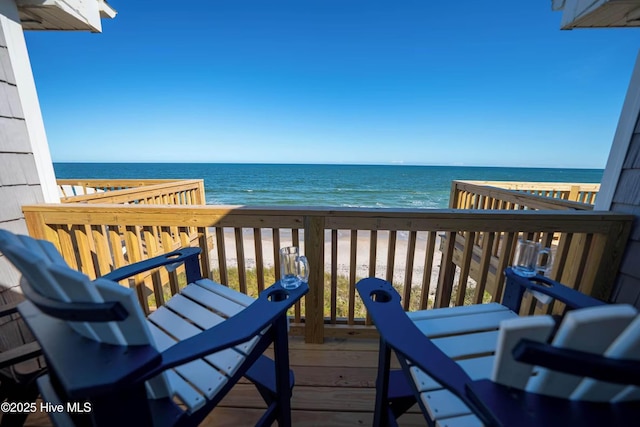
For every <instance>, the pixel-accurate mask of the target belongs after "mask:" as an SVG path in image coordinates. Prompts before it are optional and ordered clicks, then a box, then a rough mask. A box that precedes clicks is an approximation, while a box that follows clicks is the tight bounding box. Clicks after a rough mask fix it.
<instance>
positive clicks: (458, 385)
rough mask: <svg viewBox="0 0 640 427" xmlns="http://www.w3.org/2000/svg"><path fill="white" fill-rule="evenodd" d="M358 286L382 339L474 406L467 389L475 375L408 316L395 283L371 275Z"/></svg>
mask: <svg viewBox="0 0 640 427" xmlns="http://www.w3.org/2000/svg"><path fill="white" fill-rule="evenodd" d="M356 289H358V293H359V294H360V297H361V298H362V301H363V302H364V305H365V307H366V308H367V312H368V313H369V315H370V316H371V319H372V320H373V323H374V324H375V325H376V328H377V329H378V332H379V333H380V339H381V340H382V341H384V342H385V343H386V344H387V345H389V346H390V347H391V348H392V349H393V350H395V352H396V353H397V354H400V355H401V356H402V357H404V358H406V359H407V360H409V361H410V362H411V363H413V364H414V365H416V366H417V367H419V368H420V369H422V370H423V371H425V372H427V373H428V374H429V375H430V376H432V377H433V378H434V379H435V380H436V381H438V382H439V383H440V384H441V385H442V386H443V387H444V388H446V389H448V390H449V391H451V392H452V393H454V394H455V395H456V396H458V397H459V398H460V399H462V400H463V401H464V402H465V403H466V404H467V405H469V406H472V407H473V403H472V402H471V401H470V400H469V398H468V397H467V395H466V393H465V385H466V384H467V383H468V382H470V381H471V378H470V377H469V376H468V375H467V373H466V372H465V371H464V370H463V369H462V368H461V367H460V366H459V365H458V364H457V363H456V362H454V361H453V360H451V358H449V356H447V355H446V354H444V353H443V352H442V351H441V350H440V349H439V348H438V347H436V345H435V344H433V343H432V342H431V340H429V338H427V337H426V336H425V335H424V334H423V333H422V332H420V330H419V329H418V327H417V326H416V325H415V324H414V323H413V322H412V321H411V319H409V318H408V317H407V314H406V313H405V312H404V310H403V309H402V305H401V304H400V295H399V294H398V292H396V290H395V289H394V288H393V286H391V284H390V283H388V282H386V281H384V280H381V279H376V278H368V279H363V280H361V281H360V282H358V284H357V285H356Z"/></svg>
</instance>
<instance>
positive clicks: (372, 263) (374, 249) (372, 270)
mask: <svg viewBox="0 0 640 427" xmlns="http://www.w3.org/2000/svg"><path fill="white" fill-rule="evenodd" d="M377 263H378V230H371V232H370V235H369V277H375V276H376V266H377ZM364 323H365V325H371V324H373V322H372V321H371V316H370V315H369V313H368V312H367V316H366V318H365V320H364Z"/></svg>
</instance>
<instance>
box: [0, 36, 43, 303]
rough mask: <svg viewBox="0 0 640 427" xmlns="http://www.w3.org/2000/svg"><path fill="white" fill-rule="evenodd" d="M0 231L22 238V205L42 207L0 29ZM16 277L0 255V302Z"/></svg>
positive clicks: (14, 290)
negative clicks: (5, 230)
mask: <svg viewBox="0 0 640 427" xmlns="http://www.w3.org/2000/svg"><path fill="white" fill-rule="evenodd" d="M0 165H2V166H1V167H0V228H3V229H8V230H11V231H13V232H16V233H21V234H26V233H27V226H26V223H25V221H24V215H23V214H22V208H21V207H22V205H24V204H32V203H42V202H43V201H44V197H43V193H42V187H41V186H40V182H39V178H38V170H37V167H36V162H35V158H34V155H33V149H32V146H31V141H30V139H29V132H28V130H27V125H26V122H25V120H24V115H23V112H22V103H21V100H20V96H19V93H18V88H17V86H16V80H15V76H14V72H13V68H12V64H11V58H10V57H9V50H8V49H7V44H6V40H5V37H4V33H3V30H2V27H0ZM18 280H19V275H18V273H17V271H16V270H15V269H14V268H13V267H12V266H11V265H10V264H9V262H8V261H7V260H6V258H5V257H4V256H2V255H1V254H0V302H1V301H8V300H11V299H12V298H15V296H16V295H18V294H19V293H20V290H19V288H17V285H18Z"/></svg>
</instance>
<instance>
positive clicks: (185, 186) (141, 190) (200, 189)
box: [59, 179, 205, 204]
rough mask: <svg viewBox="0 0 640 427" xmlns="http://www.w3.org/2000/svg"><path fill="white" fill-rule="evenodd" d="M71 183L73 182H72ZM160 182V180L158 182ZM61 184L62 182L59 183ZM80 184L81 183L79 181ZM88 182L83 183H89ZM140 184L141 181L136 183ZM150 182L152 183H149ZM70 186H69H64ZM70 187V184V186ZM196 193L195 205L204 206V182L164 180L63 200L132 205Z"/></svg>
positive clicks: (198, 180) (195, 180) (199, 180)
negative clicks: (144, 200) (153, 199)
mask: <svg viewBox="0 0 640 427" xmlns="http://www.w3.org/2000/svg"><path fill="white" fill-rule="evenodd" d="M70 181H71V180H70ZM158 181H160V180H158ZM59 182H60V181H59ZM78 182H79V181H78ZM87 182H88V181H83V183H85V184H86V183H87ZM136 182H139V181H136ZM148 182H150V181H148ZM62 185H68V184H62ZM69 185H70V184H69ZM191 190H193V191H194V192H195V193H194V194H195V198H196V199H197V200H194V203H195V204H204V203H205V200H204V180H202V179H189V180H179V181H177V180H162V182H158V183H155V184H145V185H143V186H134V187H131V188H126V189H120V190H112V191H104V192H96V193H91V194H83V195H77V196H69V197H65V198H63V199H62V201H63V202H65V203H66V204H68V203H82V202H84V203H130V202H134V201H136V200H140V199H149V198H153V197H159V196H162V195H165V194H167V193H177V192H180V191H191Z"/></svg>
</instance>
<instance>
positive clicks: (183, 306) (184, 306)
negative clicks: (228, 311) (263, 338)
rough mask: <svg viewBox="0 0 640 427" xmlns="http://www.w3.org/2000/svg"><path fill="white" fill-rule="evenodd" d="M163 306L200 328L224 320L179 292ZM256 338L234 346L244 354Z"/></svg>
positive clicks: (252, 346)
mask: <svg viewBox="0 0 640 427" xmlns="http://www.w3.org/2000/svg"><path fill="white" fill-rule="evenodd" d="M189 286H196V285H194V284H190V285H188V286H187V287H189ZM165 306H166V307H169V308H171V310H173V311H175V312H176V313H178V314H180V315H181V316H182V317H184V318H186V319H189V321H191V322H193V323H195V324H196V325H197V326H198V327H200V328H202V329H209V328H211V327H213V326H215V325H217V324H218V323H221V322H223V321H224V318H222V317H220V316H218V315H217V314H216V313H214V312H213V311H211V310H209V309H207V308H204V307H203V306H202V305H200V304H198V303H196V302H195V301H193V300H191V299H189V298H185V297H184V296H182V295H181V294H178V295H175V296H173V297H172V298H171V299H170V300H169V301H168V302H167V303H166V304H165ZM258 340H259V337H254V338H252V339H251V340H249V341H247V342H245V343H242V344H238V346H236V347H235V348H236V349H237V350H239V351H241V352H243V353H245V354H248V353H249V352H251V350H253V348H254V347H255V345H256V343H257V342H258Z"/></svg>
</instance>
